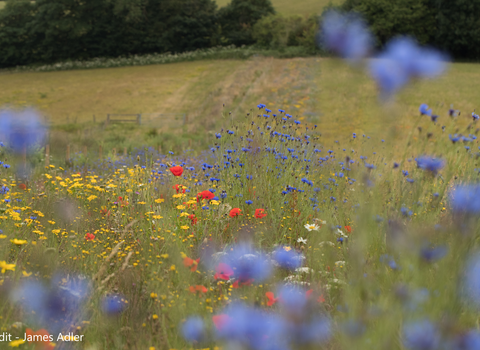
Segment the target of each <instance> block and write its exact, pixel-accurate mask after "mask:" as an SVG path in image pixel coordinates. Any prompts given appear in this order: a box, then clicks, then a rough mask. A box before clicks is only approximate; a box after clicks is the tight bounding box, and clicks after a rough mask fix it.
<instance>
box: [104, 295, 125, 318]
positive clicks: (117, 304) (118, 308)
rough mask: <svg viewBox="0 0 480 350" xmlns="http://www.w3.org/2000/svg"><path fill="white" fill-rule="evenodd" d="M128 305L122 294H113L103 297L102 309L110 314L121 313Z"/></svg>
mask: <svg viewBox="0 0 480 350" xmlns="http://www.w3.org/2000/svg"><path fill="white" fill-rule="evenodd" d="M126 307H127V302H126V300H125V298H124V297H123V296H122V295H120V294H112V295H108V296H106V297H104V298H103V299H102V310H103V312H104V313H106V314H108V315H116V314H119V313H121V312H122V311H123V310H125V309H126Z"/></svg>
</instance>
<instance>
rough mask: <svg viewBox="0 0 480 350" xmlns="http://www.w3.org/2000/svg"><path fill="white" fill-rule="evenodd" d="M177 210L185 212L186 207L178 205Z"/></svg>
mask: <svg viewBox="0 0 480 350" xmlns="http://www.w3.org/2000/svg"><path fill="white" fill-rule="evenodd" d="M177 209H178V210H183V209H185V206H184V205H177Z"/></svg>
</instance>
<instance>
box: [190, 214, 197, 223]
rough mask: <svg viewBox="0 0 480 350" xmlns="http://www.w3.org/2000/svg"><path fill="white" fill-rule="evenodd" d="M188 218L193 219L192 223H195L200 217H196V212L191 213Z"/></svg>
mask: <svg viewBox="0 0 480 350" xmlns="http://www.w3.org/2000/svg"><path fill="white" fill-rule="evenodd" d="M188 218H189V219H190V220H192V225H195V224H196V223H197V222H198V219H197V218H196V216H195V214H190V215H189V216H188Z"/></svg>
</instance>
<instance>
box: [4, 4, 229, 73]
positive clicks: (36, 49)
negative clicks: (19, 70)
mask: <svg viewBox="0 0 480 350" xmlns="http://www.w3.org/2000/svg"><path fill="white" fill-rule="evenodd" d="M219 37H220V36H219V33H218V24H217V20H216V4H215V3H214V2H213V0H148V1H147V0H116V1H113V0H83V1H79V0H37V1H36V2H35V3H30V1H27V0H25V1H23V0H22V1H13V0H11V1H9V2H8V3H7V6H6V7H5V9H3V10H2V11H0V67H10V66H15V65H25V64H32V63H53V62H58V61H65V60H83V59H88V58H93V57H117V56H121V55H131V54H147V53H162V52H184V51H193V50H196V49H200V48H206V47H211V46H212V45H216V44H218V42H219Z"/></svg>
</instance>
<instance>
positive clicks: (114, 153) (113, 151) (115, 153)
mask: <svg viewBox="0 0 480 350" xmlns="http://www.w3.org/2000/svg"><path fill="white" fill-rule="evenodd" d="M112 154H113V156H114V157H115V156H116V155H117V149H116V148H113V149H112Z"/></svg>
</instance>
